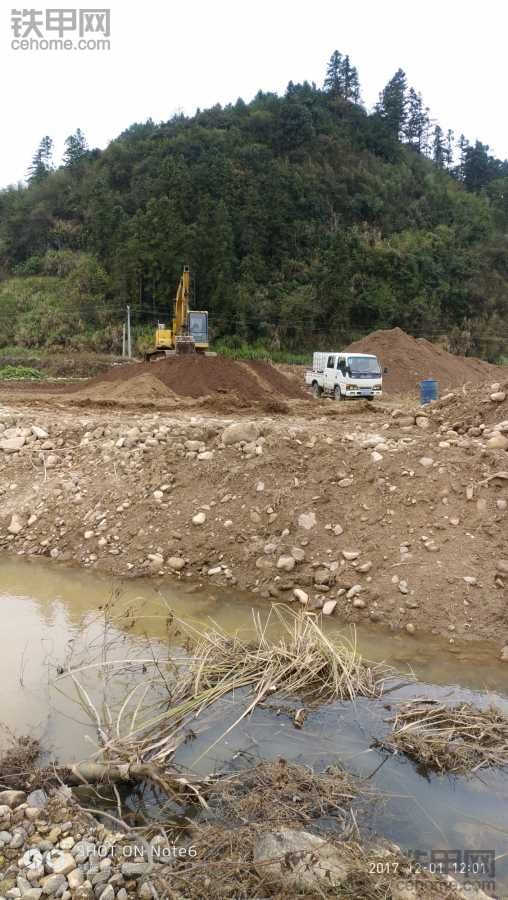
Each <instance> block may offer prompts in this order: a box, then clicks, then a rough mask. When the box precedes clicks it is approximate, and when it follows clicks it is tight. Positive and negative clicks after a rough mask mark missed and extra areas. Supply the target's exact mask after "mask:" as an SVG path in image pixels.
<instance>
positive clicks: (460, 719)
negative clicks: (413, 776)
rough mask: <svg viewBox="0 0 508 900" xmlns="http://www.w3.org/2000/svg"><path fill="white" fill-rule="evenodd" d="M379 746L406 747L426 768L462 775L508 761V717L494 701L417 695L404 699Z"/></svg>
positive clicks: (397, 748) (402, 748)
mask: <svg viewBox="0 0 508 900" xmlns="http://www.w3.org/2000/svg"><path fill="white" fill-rule="evenodd" d="M392 722H393V728H392V732H391V734H389V735H388V736H387V737H386V738H384V739H383V740H382V741H381V742H380V746H382V747H384V748H385V749H388V750H390V751H392V752H398V753H405V754H406V756H409V757H410V758H411V759H413V760H415V762H417V763H418V764H419V765H420V766H421V767H422V768H424V769H425V770H430V771H435V772H450V773H453V774H456V775H462V774H466V773H470V772H476V771H477V770H478V769H482V768H486V767H488V766H496V767H499V768H501V767H503V766H507V765H508V718H507V717H506V716H504V715H503V714H502V713H501V712H500V711H499V710H498V709H496V708H495V707H494V706H489V707H488V709H485V710H481V709H477V708H475V707H474V706H472V705H471V704H470V703H462V704H459V705H457V706H444V705H441V704H438V703H437V702H436V701H433V700H424V699H423V700H422V699H416V700H411V701H410V702H408V703H404V704H402V705H401V706H400V707H399V708H398V710H397V713H396V716H395V718H394V719H393V720H392Z"/></svg>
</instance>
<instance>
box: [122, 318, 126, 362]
mask: <svg viewBox="0 0 508 900" xmlns="http://www.w3.org/2000/svg"><path fill="white" fill-rule="evenodd" d="M122 356H125V322H124V323H123V328H122Z"/></svg>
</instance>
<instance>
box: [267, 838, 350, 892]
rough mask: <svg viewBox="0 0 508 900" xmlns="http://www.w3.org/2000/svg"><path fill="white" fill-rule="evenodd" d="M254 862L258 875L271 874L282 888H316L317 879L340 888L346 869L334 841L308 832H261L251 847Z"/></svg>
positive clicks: (345, 875)
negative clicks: (257, 868)
mask: <svg viewBox="0 0 508 900" xmlns="http://www.w3.org/2000/svg"><path fill="white" fill-rule="evenodd" d="M266 860H272V862H268V863H267V862H266ZM254 862H255V863H259V874H260V875H261V876H262V877H263V878H266V877H267V876H271V877H272V878H274V879H275V880H276V881H278V882H280V883H282V884H283V885H284V888H285V889H287V888H294V889H295V890H300V889H311V890H312V889H315V888H316V882H322V883H323V886H324V885H326V886H327V887H339V885H340V884H341V883H342V882H343V881H344V880H345V879H346V878H347V875H348V872H349V868H348V866H347V865H346V863H345V861H344V859H343V858H342V857H341V854H340V852H339V850H338V849H337V848H336V847H334V846H333V844H330V842H329V841H324V840H322V839H321V838H319V837H317V836H316V835H314V834H309V833H308V832H307V831H273V832H268V834H263V835H262V836H261V837H260V838H259V840H258V841H257V843H256V845H255V847H254ZM319 895H321V891H319Z"/></svg>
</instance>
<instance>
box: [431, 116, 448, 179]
mask: <svg viewBox="0 0 508 900" xmlns="http://www.w3.org/2000/svg"><path fill="white" fill-rule="evenodd" d="M446 152H447V145H446V142H445V139H444V135H443V129H442V128H441V126H440V125H435V126H434V133H433V135H432V159H433V161H434V163H435V165H436V166H437V167H438V169H444V167H445V164H446Z"/></svg>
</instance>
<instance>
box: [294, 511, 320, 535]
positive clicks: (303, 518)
mask: <svg viewBox="0 0 508 900" xmlns="http://www.w3.org/2000/svg"><path fill="white" fill-rule="evenodd" d="M298 525H299V527H300V528H304V529H305V531H310V530H311V528H315V527H316V525H317V519H316V513H315V512H313V511H311V512H303V513H300V515H299V516H298Z"/></svg>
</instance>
